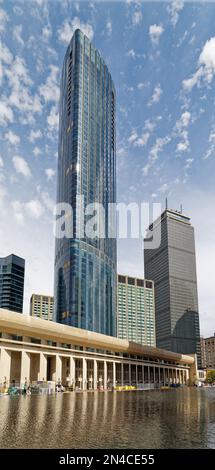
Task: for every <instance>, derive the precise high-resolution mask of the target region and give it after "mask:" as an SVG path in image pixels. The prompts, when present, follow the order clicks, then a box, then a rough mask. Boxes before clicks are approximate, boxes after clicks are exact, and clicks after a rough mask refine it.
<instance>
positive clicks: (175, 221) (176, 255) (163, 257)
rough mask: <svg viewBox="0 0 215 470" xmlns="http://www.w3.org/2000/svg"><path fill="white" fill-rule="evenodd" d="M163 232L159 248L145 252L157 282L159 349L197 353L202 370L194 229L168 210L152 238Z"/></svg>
mask: <svg viewBox="0 0 215 470" xmlns="http://www.w3.org/2000/svg"><path fill="white" fill-rule="evenodd" d="M160 230H161V243H160V246H159V247H158V248H156V249H152V250H150V249H145V250H144V264H145V276H146V277H149V278H150V279H153V281H154V283H155V318H156V343H157V347H158V348H163V349H167V350H170V351H174V352H177V353H183V354H191V353H196V354H197V358H198V366H199V368H201V350H200V331H199V309H198V292H197V276H196V254H195V241H194V228H193V227H192V225H191V223H190V218H189V217H186V216H184V215H183V214H182V213H179V212H176V211H172V210H170V209H167V210H165V211H164V212H163V213H162V215H161V219H160V220H158V221H155V222H154V224H152V225H151V226H150V227H149V236H151V232H152V231H153V236H155V237H156V233H158V232H159V231H160Z"/></svg>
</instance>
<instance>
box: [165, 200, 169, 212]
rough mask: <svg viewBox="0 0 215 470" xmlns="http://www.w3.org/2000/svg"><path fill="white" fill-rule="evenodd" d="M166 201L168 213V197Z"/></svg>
mask: <svg viewBox="0 0 215 470" xmlns="http://www.w3.org/2000/svg"><path fill="white" fill-rule="evenodd" d="M165 201H166V211H167V209H168V199H167V197H166V199H165Z"/></svg>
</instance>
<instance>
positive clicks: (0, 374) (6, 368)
mask: <svg viewBox="0 0 215 470" xmlns="http://www.w3.org/2000/svg"><path fill="white" fill-rule="evenodd" d="M10 370H11V352H10V351H7V349H5V348H1V356H0V384H4V382H6V384H5V385H6V386H7V387H8V386H9V385H10Z"/></svg>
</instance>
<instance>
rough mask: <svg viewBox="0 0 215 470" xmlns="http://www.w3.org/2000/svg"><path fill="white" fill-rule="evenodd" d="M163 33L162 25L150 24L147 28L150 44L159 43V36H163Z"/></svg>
mask: <svg viewBox="0 0 215 470" xmlns="http://www.w3.org/2000/svg"><path fill="white" fill-rule="evenodd" d="M163 32H164V28H163V26H162V24H160V25H158V24H152V25H151V26H150V27H149V36H150V39H151V41H152V44H155V45H157V44H158V43H159V39H160V36H161V34H163Z"/></svg>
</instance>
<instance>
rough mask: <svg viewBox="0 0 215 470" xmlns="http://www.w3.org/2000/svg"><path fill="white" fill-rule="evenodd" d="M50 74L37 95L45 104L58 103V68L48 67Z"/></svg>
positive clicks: (54, 66)
mask: <svg viewBox="0 0 215 470" xmlns="http://www.w3.org/2000/svg"><path fill="white" fill-rule="evenodd" d="M49 69H50V70H51V72H50V74H49V75H48V77H47V80H46V83H45V84H43V85H41V86H40V87H39V93H40V95H41V96H42V97H43V98H44V100H45V102H46V103H47V102H49V101H54V102H58V101H59V96H60V88H59V72H60V70H59V67H56V65H50V66H49Z"/></svg>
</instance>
